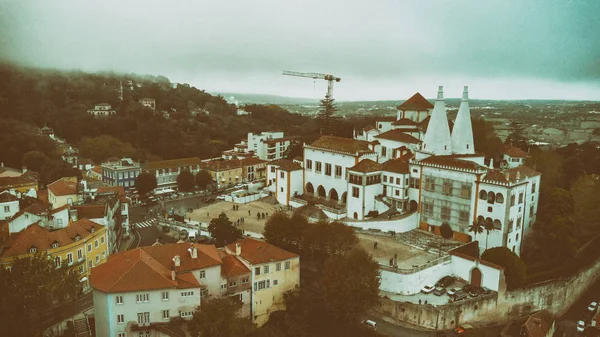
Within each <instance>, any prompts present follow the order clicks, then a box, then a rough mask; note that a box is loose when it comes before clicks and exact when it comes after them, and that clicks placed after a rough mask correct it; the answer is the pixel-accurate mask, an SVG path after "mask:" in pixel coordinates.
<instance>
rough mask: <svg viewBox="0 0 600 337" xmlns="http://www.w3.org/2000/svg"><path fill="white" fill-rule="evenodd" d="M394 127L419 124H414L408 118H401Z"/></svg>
mask: <svg viewBox="0 0 600 337" xmlns="http://www.w3.org/2000/svg"><path fill="white" fill-rule="evenodd" d="M392 125H415V126H416V125H417V122H414V121H412V120H410V119H408V118H400V119H399V120H397V121H395V122H394V123H392Z"/></svg>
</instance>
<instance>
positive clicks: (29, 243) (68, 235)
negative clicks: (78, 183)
mask: <svg viewBox="0 0 600 337" xmlns="http://www.w3.org/2000/svg"><path fill="white" fill-rule="evenodd" d="M107 241H108V240H107V237H106V230H105V227H104V226H102V225H100V224H98V223H95V222H93V221H90V220H87V219H81V220H78V221H76V222H74V223H72V224H71V225H69V226H67V227H65V228H62V229H59V230H56V231H50V230H48V229H47V228H44V227H42V226H40V225H38V224H33V225H31V226H29V227H27V228H26V229H24V230H23V231H21V232H19V233H16V234H14V235H12V236H11V237H10V238H9V239H8V241H7V242H5V243H4V244H3V245H2V247H1V250H2V252H1V253H0V265H1V266H2V267H3V268H11V266H12V263H13V261H14V260H15V259H16V258H23V257H26V256H30V255H32V254H36V253H42V254H44V255H47V256H48V258H52V259H53V261H54V262H55V264H56V266H57V267H60V266H62V265H63V264H65V263H66V264H67V265H68V266H69V267H70V268H71V269H72V270H74V271H75V272H76V273H77V275H79V279H80V281H81V283H82V285H83V287H84V288H86V287H87V286H88V284H89V283H88V279H89V275H90V270H91V269H92V268H93V267H95V266H98V265H100V264H102V263H104V262H105V261H106V259H107V257H108V254H109V251H108V248H107Z"/></svg>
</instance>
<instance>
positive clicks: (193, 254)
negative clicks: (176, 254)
mask: <svg viewBox="0 0 600 337" xmlns="http://www.w3.org/2000/svg"><path fill="white" fill-rule="evenodd" d="M188 252H190V256H191V257H192V259H197V258H198V248H196V247H195V246H193V245H192V246H191V247H190V248H188Z"/></svg>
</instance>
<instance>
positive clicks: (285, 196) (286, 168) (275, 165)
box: [267, 159, 303, 206]
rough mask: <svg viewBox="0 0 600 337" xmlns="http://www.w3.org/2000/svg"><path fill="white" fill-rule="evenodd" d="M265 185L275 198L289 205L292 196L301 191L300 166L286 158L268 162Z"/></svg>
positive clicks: (301, 174) (301, 176)
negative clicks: (273, 193)
mask: <svg viewBox="0 0 600 337" xmlns="http://www.w3.org/2000/svg"><path fill="white" fill-rule="evenodd" d="M268 170H269V171H268V180H267V185H268V186H269V190H270V191H271V192H275V198H276V199H277V201H278V202H279V203H280V204H282V205H286V206H289V205H290V201H291V198H292V197H295V196H298V195H300V194H302V192H303V186H302V178H303V171H302V166H301V165H300V164H299V163H296V162H294V161H291V160H288V159H279V160H275V161H272V162H269V165H268Z"/></svg>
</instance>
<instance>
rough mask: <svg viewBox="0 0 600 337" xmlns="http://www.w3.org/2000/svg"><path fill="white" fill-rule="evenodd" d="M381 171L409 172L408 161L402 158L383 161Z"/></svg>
mask: <svg viewBox="0 0 600 337" xmlns="http://www.w3.org/2000/svg"><path fill="white" fill-rule="evenodd" d="M382 166H383V167H382V171H385V172H393V173H401V174H406V173H410V171H409V169H408V162H407V161H405V160H402V159H390V160H388V161H386V162H385V163H383V165H382Z"/></svg>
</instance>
